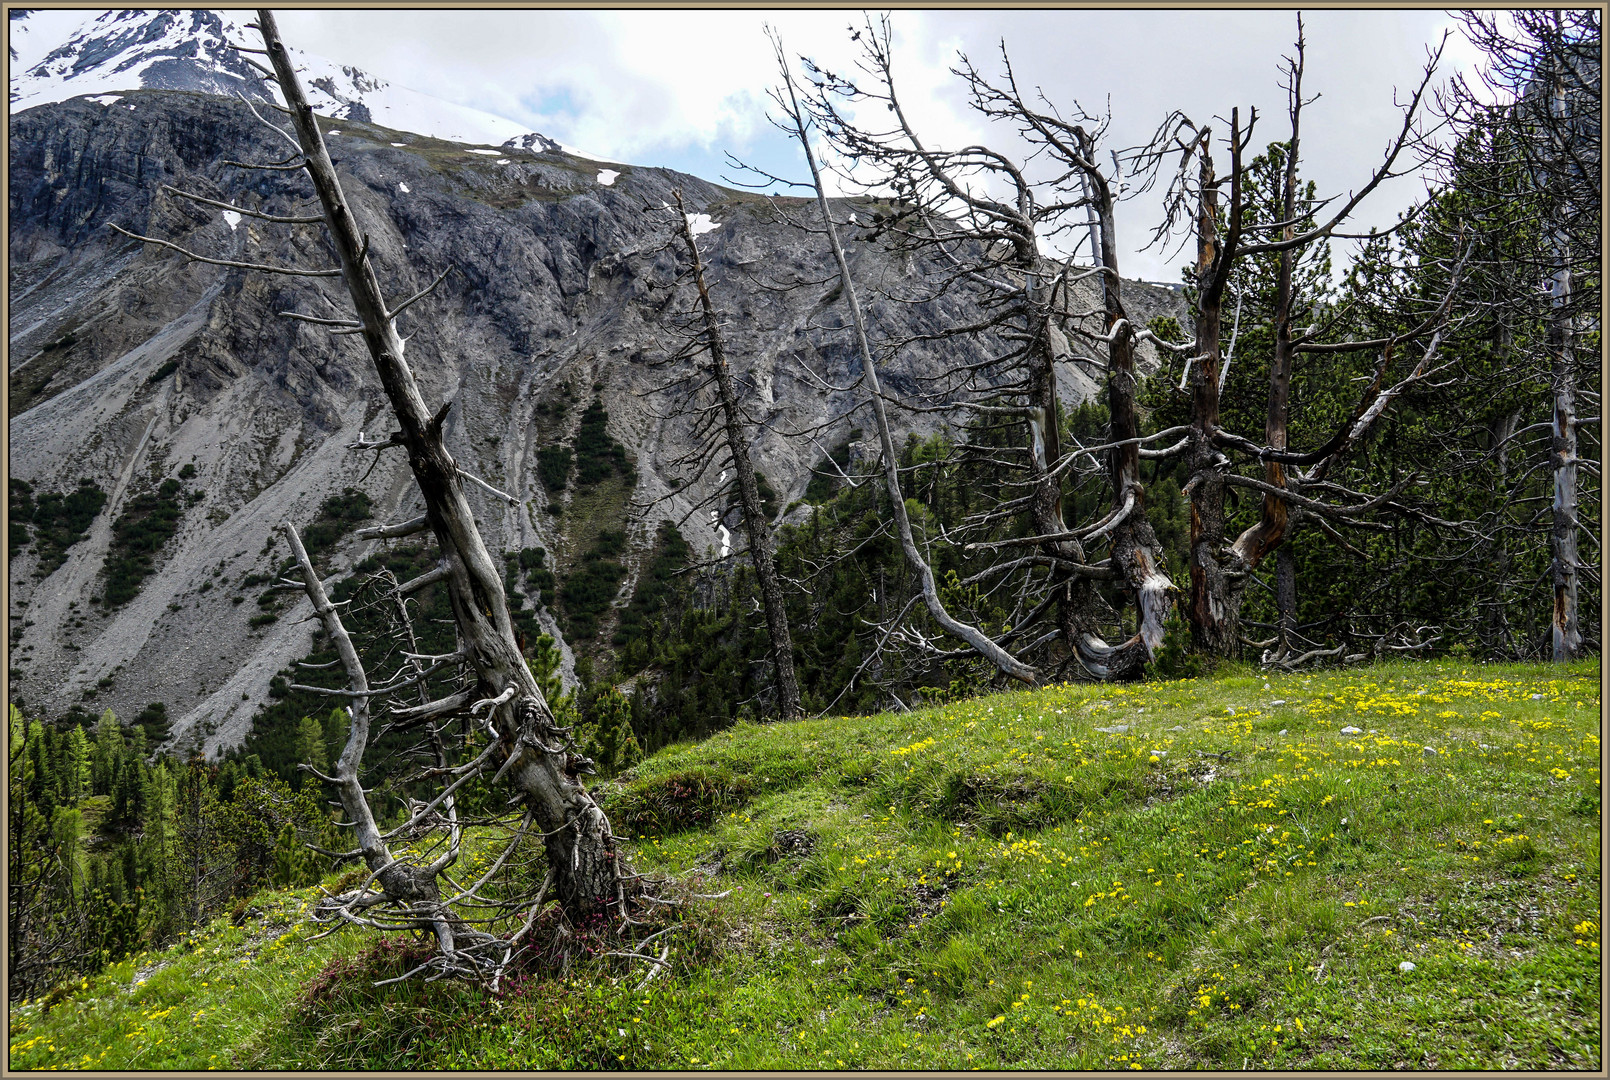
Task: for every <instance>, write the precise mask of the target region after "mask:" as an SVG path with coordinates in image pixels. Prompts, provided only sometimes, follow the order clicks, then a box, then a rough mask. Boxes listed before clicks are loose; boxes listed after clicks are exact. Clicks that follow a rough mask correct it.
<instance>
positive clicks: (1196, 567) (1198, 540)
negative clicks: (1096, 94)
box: [1186, 118, 1241, 657]
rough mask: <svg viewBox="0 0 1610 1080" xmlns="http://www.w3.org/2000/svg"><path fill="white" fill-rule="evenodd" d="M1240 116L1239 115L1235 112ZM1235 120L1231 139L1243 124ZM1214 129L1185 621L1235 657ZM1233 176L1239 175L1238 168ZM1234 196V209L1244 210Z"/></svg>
mask: <svg viewBox="0 0 1610 1080" xmlns="http://www.w3.org/2000/svg"><path fill="white" fill-rule="evenodd" d="M1236 119H1238V118H1236ZM1236 119H1232V121H1231V132H1232V134H1231V137H1232V139H1238V136H1239V132H1238V131H1237V130H1236V129H1237V128H1238V127H1239V125H1238V124H1237V123H1236ZM1211 137H1212V132H1211V131H1204V132H1203V133H1202V135H1201V136H1200V142H1201V147H1202V149H1201V151H1200V152H1201V155H1202V160H1201V165H1200V168H1199V171H1198V178H1197V182H1198V184H1199V194H1198V201H1197V221H1196V279H1197V311H1196V334H1195V356H1194V357H1193V358H1192V359H1193V360H1194V362H1195V366H1194V367H1193V368H1192V372H1191V443H1190V450H1189V452H1188V453H1189V457H1188V458H1187V462H1188V465H1189V468H1190V477H1191V478H1190V480H1189V482H1188V483H1187V492H1186V494H1187V495H1188V496H1189V497H1190V500H1191V563H1190V568H1191V596H1190V600H1189V602H1188V603H1187V605H1186V620H1187V622H1189V624H1190V627H1191V641H1192V644H1193V645H1194V646H1195V647H1196V648H1197V649H1199V650H1201V651H1203V652H1206V653H1208V654H1209V655H1211V656H1224V657H1229V656H1235V655H1236V653H1237V652H1238V651H1239V649H1240V640H1241V639H1240V618H1239V613H1240V604H1239V603H1237V602H1236V598H1234V597H1232V595H1231V594H1232V592H1233V591H1234V585H1233V584H1232V582H1231V580H1230V576H1229V574H1228V573H1227V571H1226V569H1225V567H1224V566H1223V565H1222V564H1221V563H1220V561H1219V551H1220V549H1221V548H1222V547H1223V546H1224V479H1223V466H1224V465H1225V464H1227V462H1225V461H1224V456H1223V454H1222V453H1220V451H1219V449H1218V447H1216V446H1215V445H1214V443H1213V435H1214V433H1215V432H1216V431H1218V428H1219V340H1220V332H1221V325H1222V322H1221V320H1222V311H1223V307H1224V292H1225V283H1226V282H1227V281H1228V279H1229V263H1230V260H1231V259H1232V258H1233V257H1234V254H1235V253H1234V247H1235V242H1236V236H1235V228H1234V225H1232V227H1231V235H1230V236H1229V237H1228V238H1227V240H1226V243H1225V244H1224V245H1223V246H1221V245H1220V242H1219V241H1220V237H1219V221H1218V210H1219V201H1218V188H1217V180H1216V179H1215V177H1214V172H1213V157H1212V154H1210V153H1209V152H1208V151H1209V141H1210V139H1211ZM1231 175H1232V182H1233V183H1234V182H1238V181H1239V179H1240V176H1239V170H1238V169H1235V168H1234V167H1233V166H1232V174H1231ZM1238 201H1239V200H1237V199H1235V198H1233V197H1232V199H1231V204H1232V205H1231V213H1232V215H1236V214H1238V213H1239V209H1240V208H1239V206H1237V205H1235V204H1236V203H1237V202H1238Z"/></svg>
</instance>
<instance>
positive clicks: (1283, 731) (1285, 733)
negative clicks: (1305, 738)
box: [1280, 728, 1290, 735]
mask: <svg viewBox="0 0 1610 1080" xmlns="http://www.w3.org/2000/svg"><path fill="white" fill-rule="evenodd" d="M1280 734H1282V735H1287V734H1290V732H1289V731H1288V730H1287V729H1286V728H1281V729H1280Z"/></svg>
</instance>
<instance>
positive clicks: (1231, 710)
mask: <svg viewBox="0 0 1610 1080" xmlns="http://www.w3.org/2000/svg"><path fill="white" fill-rule="evenodd" d="M1224 711H1225V712H1227V713H1229V714H1230V715H1231V716H1234V715H1235V706H1234V705H1226V706H1225V707H1224Z"/></svg>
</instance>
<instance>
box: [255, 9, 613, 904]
mask: <svg viewBox="0 0 1610 1080" xmlns="http://www.w3.org/2000/svg"><path fill="white" fill-rule="evenodd" d="M258 26H259V28H260V29H261V32H262V35H263V44H264V48H265V49H266V50H267V52H268V56H269V59H270V61H271V62H272V64H273V67H274V72H275V76H276V78H277V80H278V82H279V84H280V89H281V91H282V93H283V94H284V96H285V104H286V106H287V110H288V112H289V115H290V118H291V122H292V125H293V127H294V129H295V131H296V136H297V141H298V143H299V144H300V146H301V148H302V153H303V156H304V157H305V158H306V168H307V172H308V176H309V177H310V178H311V179H312V181H313V187H314V190H315V191H316V192H317V194H318V198H319V202H320V204H321V205H322V206H323V208H324V214H325V223H326V226H327V228H328V230H329V234H330V240H331V243H332V245H333V246H334V247H335V249H336V252H337V254H338V255H339V257H340V260H341V274H342V277H343V279H344V280H345V282H346V285H347V291H348V292H349V294H350V295H351V298H352V305H353V309H354V311H355V312H356V314H357V316H358V318H359V320H360V321H361V322H362V324H363V327H362V337H363V340H364V344H365V345H366V346H367V347H368V350H369V354H370V357H371V358H372V359H373V361H374V365H375V370H376V372H377V374H378V375H379V376H380V381H381V385H382V386H383V387H384V388H385V391H386V396H387V398H388V399H389V400H390V402H391V407H392V412H393V413H394V414H395V415H396V417H397V423H398V426H399V428H400V429H401V438H402V442H403V445H404V446H405V447H406V449H407V453H408V463H409V466H410V468H411V469H412V470H413V473H414V478H415V480H416V481H417V482H418V484H419V489H420V492H421V494H422V495H423V496H424V502H425V517H426V518H427V520H428V521H429V523H430V527H431V531H432V532H433V533H434V534H435V536H436V542H437V544H438V545H439V547H440V549H441V553H442V558H443V561H444V562H445V564H446V566H447V578H446V581H447V591H448V597H449V602H450V604H451V607H452V612H453V620H454V623H455V624H456V625H457V627H458V633H459V638H460V640H461V643H462V647H463V650H464V653H465V654H466V656H467V657H468V659H469V662H470V665H471V667H472V668H473V669H474V672H475V675H476V678H477V682H478V688H479V690H480V692H481V693H482V694H483V695H484V698H485V699H488V700H496V699H502V703H501V704H499V705H497V706H495V707H494V710H493V714H494V715H493V721H492V725H493V727H494V728H495V730H496V732H497V737H498V741H499V743H500V744H501V746H502V751H503V754H504V755H505V769H504V773H505V774H506V775H507V776H508V777H509V779H510V781H511V783H512V784H513V786H514V787H515V788H516V789H517V790H518V791H519V792H520V794H521V795H522V796H523V797H524V799H525V801H526V803H527V805H528V807H529V808H530V809H531V811H532V813H533V814H534V815H535V818H536V820H537V822H538V824H539V826H540V827H541V829H542V831H543V833H544V834H546V835H545V840H544V843H545V846H546V850H547V854H548V859H549V863H550V864H551V866H552V868H553V872H554V883H555V887H556V891H557V895H558V898H559V900H560V902H561V903H562V904H563V906H564V908H565V910H566V912H567V913H568V914H569V915H570V916H571V917H572V918H573V919H586V918H589V917H591V916H593V915H595V914H596V913H599V912H601V911H603V910H605V909H607V908H609V907H613V906H614V905H616V904H617V903H618V902H619V901H620V899H621V897H622V887H621V874H620V866H619V856H618V853H617V851H616V848H615V842H614V837H613V835H612V833H611V831H610V827H609V821H608V819H607V818H606V817H605V816H604V813H603V811H602V810H601V809H600V808H599V807H598V805H597V803H596V802H594V800H593V798H592V796H591V795H590V794H589V793H588V791H587V789H586V787H585V786H584V785H583V784H582V782H581V781H580V779H579V778H578V776H577V774H576V772H575V771H574V769H575V762H574V760H573V759H572V757H571V755H569V754H568V753H566V752H565V751H563V750H557V751H555V752H550V751H548V750H543V749H540V747H541V746H543V745H547V742H546V740H545V739H543V738H542V736H543V734H544V733H545V732H546V731H548V730H550V729H551V728H552V727H553V717H552V713H551V712H550V710H549V708H548V703H547V702H546V701H545V700H544V699H543V696H542V691H541V689H540V688H539V687H538V686H537V683H536V679H535V678H534V677H533V676H532V674H531V671H530V669H529V668H527V667H526V664H525V660H524V658H523V657H522V656H521V655H520V648H519V645H518V644H517V643H516V640H515V637H514V630H513V627H512V625H511V623H510V621H509V612H508V604H507V601H506V598H505V597H504V594H503V582H502V579H501V578H500V577H499V574H498V570H497V566H496V565H495V564H494V563H493V561H492V557H491V555H490V554H488V552H487V550H486V545H485V544H484V543H483V542H482V540H481V534H480V530H479V529H477V528H476V525H475V518H474V515H473V514H472V513H471V511H470V506H469V502H468V500H467V499H466V497H465V494H464V488H463V485H462V483H461V482H460V472H459V470H458V468H457V466H456V465H455V464H454V461H453V458H452V457H451V455H449V454H448V452H447V449H446V446H445V445H444V444H443V442H442V433H441V423H440V420H439V419H438V417H437V416H436V415H433V414H432V413H431V411H430V410H429V409H428V408H427V407H426V405H425V401H424V398H423V397H422V396H421V394H420V391H419V387H418V385H417V384H416V383H415V381H414V377H413V373H412V372H411V371H410V370H409V368H408V365H407V364H406V363H405V362H404V360H403V343H402V340H401V339H400V338H399V336H398V334H397V328H396V324H395V323H394V322H393V321H392V319H391V318H390V316H389V314H388V308H387V306H386V302H385V298H384V297H383V295H382V293H381V289H380V282H379V279H378V278H377V277H376V275H375V272H374V268H373V267H372V266H371V265H370V262H369V259H368V244H367V242H366V240H365V237H364V235H363V232H362V230H361V229H360V228H359V225H358V222H357V219H356V218H355V217H354V216H353V213H352V210H351V207H350V206H349V204H348V202H347V199H346V196H345V194H344V193H343V192H342V190H341V183H340V180H339V179H338V178H337V176H336V171H335V166H334V164H333V163H332V162H331V160H330V155H329V152H328V150H327V149H326V148H325V145H324V138H323V136H322V134H321V133H320V131H319V127H318V124H317V123H316V121H315V119H314V115H313V108H312V106H311V105H309V104H308V101H307V98H306V95H305V94H304V93H303V90H302V87H301V83H300V81H299V80H298V79H297V77H296V71H295V67H294V65H293V63H292V61H291V57H290V54H289V53H288V52H287V50H286V48H285V46H284V44H283V43H282V42H281V40H280V37H279V31H278V28H277V26H276V24H275V21H274V15H273V12H271V11H269V10H268V9H262V10H260V11H259V12H258ZM441 415H445V412H444V413H443V414H441ZM511 690H512V693H506V692H507V691H511ZM509 758H514V759H515V760H513V761H510V760H508V759H509Z"/></svg>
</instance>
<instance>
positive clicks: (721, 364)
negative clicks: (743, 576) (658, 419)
mask: <svg viewBox="0 0 1610 1080" xmlns="http://www.w3.org/2000/svg"><path fill="white" fill-rule="evenodd" d="M672 197H673V198H675V199H676V211H677V222H678V225H679V229H680V232H681V233H682V242H683V244H684V245H686V247H687V249H688V256H689V257H690V258H691V259H692V260H693V282H694V284H695V285H696V286H697V287H698V290H699V308H700V311H701V312H702V313H703V315H704V340H705V346H706V348H707V349H708V350H709V353H710V368H711V370H712V372H713V373H714V374H715V380H716V394H717V396H718V397H719V399H720V402H721V415H722V419H723V422H724V427H725V431H726V438H727V452H728V453H729V454H731V455H732V468H733V471H734V472H735V473H736V474H737V480H738V501H739V502H740V503H742V505H743V518H744V533H745V534H746V535H747V537H748V539H749V561H750V562H751V563H752V564H753V565H754V567H755V580H756V582H757V583H758V584H759V585H760V599H761V604H762V606H763V607H764V610H765V613H766V630H767V632H768V634H769V635H770V637H771V659H772V665H773V667H775V669H776V671H777V710H778V712H779V714H780V715H781V716H782V718H783V719H784V720H797V719H799V717H800V716H802V715H804V711H803V710H802V709H801V708H800V703H799V681H798V680H797V679H796V677H795V675H794V643H793V639H792V638H791V637H790V635H789V632H788V614H787V611H788V609H787V608H786V607H785V606H784V604H783V588H782V585H781V584H780V583H779V582H778V580H777V568H776V565H775V563H774V562H773V560H772V533H771V526H770V524H769V523H768V522H767V521H766V515H765V511H764V510H763V509H762V508H761V504H760V487H759V485H758V484H756V482H755V467H754V465H753V464H752V463H751V462H750V460H749V440H748V437H747V435H746V433H745V432H744V430H743V425H742V423H741V422H740V420H739V413H738V395H737V392H736V391H735V390H734V389H733V385H732V372H731V370H730V369H729V368H728V367H727V349H726V345H725V344H724V343H723V340H722V337H721V327H720V324H719V323H718V322H717V320H716V312H715V307H714V306H713V305H712V304H711V303H710V291H709V289H707V288H706V287H705V282H704V262H703V260H702V259H701V258H700V257H699V245H698V244H697V243H695V242H694V239H693V230H692V228H691V227H690V226H689V225H688V215H687V211H686V208H684V207H683V205H682V193H681V192H680V191H675V192H672Z"/></svg>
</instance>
